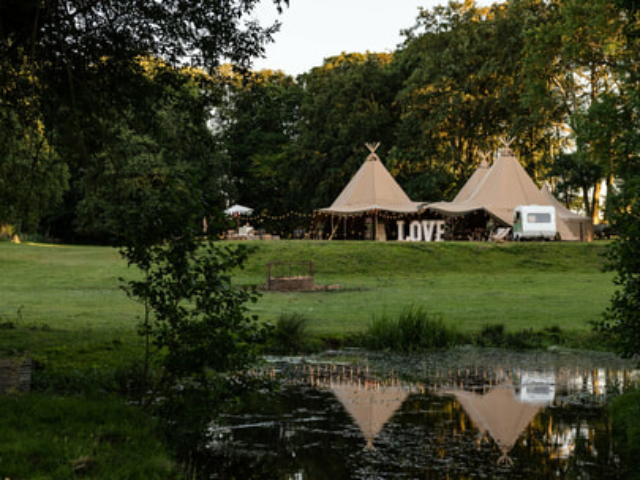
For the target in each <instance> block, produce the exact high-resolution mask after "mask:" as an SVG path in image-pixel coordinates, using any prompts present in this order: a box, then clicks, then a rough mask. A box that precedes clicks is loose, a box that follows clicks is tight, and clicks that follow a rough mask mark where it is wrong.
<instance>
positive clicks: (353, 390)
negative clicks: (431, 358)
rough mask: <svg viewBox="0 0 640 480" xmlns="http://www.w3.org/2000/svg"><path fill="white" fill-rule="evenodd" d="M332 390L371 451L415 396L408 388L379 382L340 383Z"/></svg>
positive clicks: (334, 384) (332, 386) (334, 385)
mask: <svg viewBox="0 0 640 480" xmlns="http://www.w3.org/2000/svg"><path fill="white" fill-rule="evenodd" d="M330 389H331V391H332V392H333V394H334V395H335V396H336V398H337V399H338V400H339V401H340V403H341V404H342V405H343V406H344V408H345V410H346V411H347V412H349V414H350V415H351V417H352V418H353V420H354V421H355V423H356V425H357V426H358V427H359V429H360V431H361V432H362V434H363V435H364V438H365V440H366V442H367V448H368V449H373V441H374V440H375V438H376V437H377V436H378V434H379V433H380V431H381V430H382V429H383V427H384V425H385V424H386V423H387V422H388V421H389V420H390V419H391V417H393V415H394V414H395V413H396V411H397V410H398V409H399V408H400V407H401V406H402V404H403V403H404V401H405V400H406V399H407V397H408V396H409V394H410V393H411V389H410V388H409V387H407V386H403V385H381V384H379V383H377V382H369V383H365V384H356V383H354V382H337V383H333V384H332V385H331V387H330Z"/></svg>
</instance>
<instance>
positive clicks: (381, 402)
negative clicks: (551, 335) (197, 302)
mask: <svg viewBox="0 0 640 480" xmlns="http://www.w3.org/2000/svg"><path fill="white" fill-rule="evenodd" d="M267 369H268V371H269V373H270V375H272V376H273V377H274V378H278V379H281V380H282V385H283V386H282V388H281V389H280V390H278V391H277V392H272V393H266V392H263V393H261V394H256V395H254V396H253V397H252V398H250V399H247V403H246V408H245V410H244V411H243V412H242V413H239V414H234V415H227V416H225V417H223V418H221V419H220V420H219V421H218V422H217V423H215V424H212V425H211V428H210V432H209V441H208V444H207V446H206V448H205V449H204V450H203V452H202V454H201V457H200V458H199V459H198V461H197V464H198V471H199V473H200V475H199V476H198V478H200V476H201V475H202V478H212V479H217V478H221V479H222V478H224V479H234V478H237V479H283V480H303V479H313V480H317V479H320V480H322V479H330V480H341V479H417V478H420V479H432V478H433V479H441V478H450V479H467V478H492V479H493V478H505V479H506V478H509V479H514V478H583V479H589V478H598V479H603V478H612V479H613V478H621V477H623V476H624V472H625V467H624V466H623V465H622V464H621V461H620V459H619V457H618V455H617V453H616V450H615V444H614V442H613V439H612V431H611V425H610V421H609V418H608V416H607V411H606V409H605V408H604V402H605V401H606V399H607V397H608V396H609V395H612V394H615V392H620V391H624V390H625V389H627V388H629V387H630V386H634V385H635V386H637V384H638V383H639V382H640V371H638V370H636V369H635V364H634V363H631V362H625V361H623V360H620V359H618V358H616V357H614V356H612V355H607V354H596V353H575V352H544V353H528V354H525V353H515V352H505V351H492V350H477V349H458V350H453V351H450V352H446V353H437V354H429V355H421V356H413V357H385V356H364V355H360V354H357V353H356V352H336V353H335V354H334V355H325V356H323V357H319V358H313V359H300V358H294V359H291V358H290V359H282V358H270V359H268V366H267Z"/></svg>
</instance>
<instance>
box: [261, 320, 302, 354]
mask: <svg viewBox="0 0 640 480" xmlns="http://www.w3.org/2000/svg"><path fill="white" fill-rule="evenodd" d="M308 325H309V319H308V318H307V317H305V316H304V315H303V314H301V313H297V312H293V313H283V314H281V315H280V317H278V320H277V321H276V325H275V328H274V329H273V331H272V332H271V334H270V336H269V342H268V345H267V349H268V351H270V352H273V353H278V354H281V355H285V354H293V353H300V352H302V351H304V350H305V347H306V345H307V344H308V343H309V338H308V337H309V336H308V332H307V328H308Z"/></svg>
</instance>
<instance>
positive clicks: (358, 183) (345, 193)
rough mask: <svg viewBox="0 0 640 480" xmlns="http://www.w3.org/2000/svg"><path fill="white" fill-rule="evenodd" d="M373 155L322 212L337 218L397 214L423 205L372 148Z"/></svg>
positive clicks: (412, 210)
mask: <svg viewBox="0 0 640 480" xmlns="http://www.w3.org/2000/svg"><path fill="white" fill-rule="evenodd" d="M367 147H368V148H369V150H370V152H371V153H370V154H369V156H368V157H367V158H366V160H365V161H364V163H363V164H362V165H361V166H360V168H359V169H358V171H357V172H356V174H355V175H354V176H353V178H352V179H351V181H350V182H349V183H348V184H347V186H346V187H344V189H343V190H342V193H340V195H338V197H337V198H336V199H335V200H334V202H333V203H332V204H331V206H330V207H328V208H322V209H320V210H319V211H320V212H325V213H330V214H333V215H353V214H358V213H367V212H371V211H375V210H381V211H387V212H395V213H415V212H416V211H417V210H418V207H419V206H420V205H422V203H420V202H412V201H411V200H410V199H409V197H408V196H407V194H406V193H405V192H404V190H402V187H400V185H398V183H397V182H396V181H395V179H394V178H393V177H392V176H391V174H390V173H389V171H388V170H387V169H386V168H385V166H384V165H383V164H382V162H381V161H380V158H379V157H378V155H376V153H375V151H376V148H377V147H378V145H369V144H367Z"/></svg>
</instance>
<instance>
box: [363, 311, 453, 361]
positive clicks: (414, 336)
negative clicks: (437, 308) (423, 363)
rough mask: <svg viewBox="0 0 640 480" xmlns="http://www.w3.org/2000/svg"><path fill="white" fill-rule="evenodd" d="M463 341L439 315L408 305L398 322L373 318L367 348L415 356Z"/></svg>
mask: <svg viewBox="0 0 640 480" xmlns="http://www.w3.org/2000/svg"><path fill="white" fill-rule="evenodd" d="M461 338H462V336H461V334H460V333H459V332H458V331H457V330H456V329H455V328H452V327H448V326H446V325H445V324H444V322H443V321H442V318H441V317H440V316H439V315H435V314H430V313H428V312H426V311H425V310H424V309H423V308H421V307H420V308H414V307H413V306H409V307H408V308H405V309H404V310H403V311H402V312H401V313H400V316H399V317H398V318H397V319H393V318H388V317H386V316H383V317H381V318H374V319H373V321H372V323H371V325H370V326H369V328H368V330H367V332H366V334H365V345H366V347H367V348H369V349H371V350H390V351H394V352H400V353H412V352H419V351H427V350H434V349H438V348H445V347H449V346H452V345H456V344H458V343H460V341H461Z"/></svg>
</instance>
